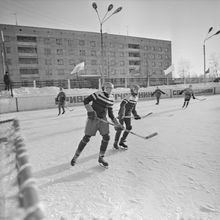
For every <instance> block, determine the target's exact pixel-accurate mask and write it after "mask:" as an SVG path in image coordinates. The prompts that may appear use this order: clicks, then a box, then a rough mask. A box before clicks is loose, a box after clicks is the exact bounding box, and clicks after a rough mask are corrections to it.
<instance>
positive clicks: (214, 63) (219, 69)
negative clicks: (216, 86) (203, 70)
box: [209, 53, 220, 77]
mask: <svg viewBox="0 0 220 220" xmlns="http://www.w3.org/2000/svg"><path fill="white" fill-rule="evenodd" d="M209 65H210V76H213V77H218V76H220V55H219V56H217V54H216V53H213V54H211V56H210V59H209Z"/></svg>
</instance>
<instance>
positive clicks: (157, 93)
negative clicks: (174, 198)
mask: <svg viewBox="0 0 220 220" xmlns="http://www.w3.org/2000/svg"><path fill="white" fill-rule="evenodd" d="M161 94H166V93H165V92H163V91H162V90H160V89H159V87H158V86H157V88H156V90H155V91H154V92H153V93H152V95H151V96H154V95H155V96H156V99H157V102H156V104H155V105H159V102H160V96H161Z"/></svg>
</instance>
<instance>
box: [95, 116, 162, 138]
mask: <svg viewBox="0 0 220 220" xmlns="http://www.w3.org/2000/svg"><path fill="white" fill-rule="evenodd" d="M96 119H98V120H99V121H102V122H104V123H107V124H109V125H112V126H115V124H114V123H112V122H109V121H106V120H104V119H101V118H96ZM123 130H124V131H126V132H128V133H130V134H133V135H135V136H137V137H139V138H142V139H145V140H146V139H149V138H152V137H154V136H156V135H158V133H157V132H154V133H152V134H149V135H147V136H142V135H139V134H137V133H135V132H133V131H130V130H127V129H126V128H124V129H123Z"/></svg>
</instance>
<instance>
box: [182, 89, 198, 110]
mask: <svg viewBox="0 0 220 220" xmlns="http://www.w3.org/2000/svg"><path fill="white" fill-rule="evenodd" d="M182 93H184V103H183V106H182V108H184V107H185V108H187V106H188V105H189V101H190V99H191V97H193V99H195V96H194V92H193V90H192V85H189V87H188V88H185V89H184V90H182V91H180V94H182Z"/></svg>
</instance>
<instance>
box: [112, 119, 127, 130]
mask: <svg viewBox="0 0 220 220" xmlns="http://www.w3.org/2000/svg"><path fill="white" fill-rule="evenodd" d="M113 122H114V124H115V130H116V131H121V130H124V129H125V128H124V126H123V125H122V124H120V123H119V122H118V120H117V119H116V118H114V120H113Z"/></svg>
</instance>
